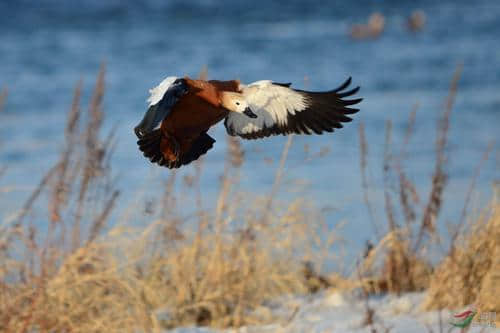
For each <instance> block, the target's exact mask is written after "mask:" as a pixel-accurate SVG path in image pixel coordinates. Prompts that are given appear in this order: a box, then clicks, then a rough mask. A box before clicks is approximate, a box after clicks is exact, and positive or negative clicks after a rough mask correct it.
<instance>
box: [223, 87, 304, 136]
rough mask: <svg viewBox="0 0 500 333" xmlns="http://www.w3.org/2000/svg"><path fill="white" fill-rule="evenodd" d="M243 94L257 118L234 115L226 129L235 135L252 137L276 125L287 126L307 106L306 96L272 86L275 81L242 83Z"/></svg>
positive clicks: (288, 89) (227, 123)
mask: <svg viewBox="0 0 500 333" xmlns="http://www.w3.org/2000/svg"><path fill="white" fill-rule="evenodd" d="M240 89H241V94H242V95H243V96H244V98H245V100H246V102H247V104H248V106H249V107H250V109H252V112H253V113H255V114H256V115H257V118H249V117H247V116H245V115H244V114H239V113H234V112H231V113H230V114H229V115H228V116H227V120H226V127H228V128H231V130H232V131H233V132H234V133H235V134H249V133H253V132H258V131H261V130H262V129H264V128H269V127H272V126H274V125H276V124H277V125H279V126H285V125H286V123H287V120H288V116H289V115H292V116H293V115H294V114H295V113H296V112H300V111H303V110H305V109H306V108H307V107H308V101H307V97H306V96H305V95H303V94H301V93H299V92H296V91H295V90H293V89H290V88H287V87H283V86H280V85H276V84H273V82H272V81H269V80H262V81H256V82H253V83H251V84H249V85H243V84H240Z"/></svg>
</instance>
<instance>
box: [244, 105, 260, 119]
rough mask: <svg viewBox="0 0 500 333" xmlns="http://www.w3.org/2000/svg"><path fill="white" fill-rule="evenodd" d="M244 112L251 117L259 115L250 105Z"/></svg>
mask: <svg viewBox="0 0 500 333" xmlns="http://www.w3.org/2000/svg"><path fill="white" fill-rule="evenodd" d="M243 114H245V116H247V117H249V118H257V115H256V114H255V113H253V112H252V109H250V108H249V107H247V108H246V109H245V111H243Z"/></svg>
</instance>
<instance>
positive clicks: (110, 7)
mask: <svg viewBox="0 0 500 333" xmlns="http://www.w3.org/2000/svg"><path fill="white" fill-rule="evenodd" d="M417 10H418V12H415V11H417ZM0 12H1V13H2V19H1V20H0V87H4V88H6V89H7V90H8V98H7V99H6V102H5V105H4V108H3V112H2V113H3V115H2V118H1V122H0V142H1V149H0V163H1V164H2V165H5V166H7V168H8V173H7V174H6V175H5V176H4V177H3V178H2V179H1V180H0V182H1V183H0V184H1V185H2V186H4V187H3V188H5V189H8V194H3V195H2V201H1V202H0V205H1V206H0V211H1V212H2V214H3V216H4V217H6V216H8V214H9V212H12V211H15V210H16V209H19V208H20V207H21V205H22V203H23V202H24V200H26V198H27V197H28V196H29V194H30V193H31V191H32V190H33V189H34V187H35V186H36V184H37V183H38V182H39V180H40V179H41V177H42V175H43V173H44V172H46V171H47V170H48V169H49V168H50V166H51V165H53V164H54V163H55V162H56V161H57V157H58V155H59V153H60V150H61V145H62V142H63V140H64V136H63V131H64V126H65V125H64V124H65V121H66V115H67V112H68V110H69V109H70V106H71V101H72V93H73V90H74V87H75V85H76V83H77V81H78V80H80V79H83V84H84V90H83V91H84V102H87V101H88V96H89V95H90V93H91V91H92V89H91V87H92V86H93V85H94V82H95V77H96V74H97V72H98V70H99V66H100V65H101V64H102V63H104V64H105V65H106V85H105V95H104V101H103V103H104V107H103V110H104V114H105V122H104V127H105V132H106V131H109V130H110V129H111V128H113V127H114V126H117V127H116V128H117V133H116V134H117V144H116V151H115V153H114V155H113V157H112V159H113V161H112V165H113V170H114V172H115V177H116V179H117V184H118V188H119V189H120V190H121V196H120V198H119V200H118V202H117V210H120V207H122V208H123V207H126V206H127V205H129V204H130V203H131V202H134V200H135V197H134V194H135V192H136V189H138V188H141V186H143V184H144V183H145V180H146V179H148V177H150V175H151V174H152V173H153V174H155V175H159V176H160V177H162V178H166V177H167V176H168V174H169V173H170V171H169V170H167V169H160V168H158V167H156V166H152V165H151V164H150V163H149V162H148V161H147V160H146V159H145V158H143V156H142V155H141V154H140V152H139V151H138V149H137V147H136V137H135V135H134V134H133V131H132V128H133V127H134V126H135V125H136V124H137V123H138V121H139V120H140V119H141V117H142V116H143V113H144V112H145V110H146V103H145V100H146V98H147V97H148V95H149V94H148V89H150V88H151V87H153V86H155V85H156V84H158V83H159V82H160V81H161V80H162V79H163V78H164V77H166V76H169V75H176V76H183V75H189V76H191V77H197V76H198V75H199V73H200V72H201V71H202V70H203V68H206V69H207V73H208V78H210V79H220V80H225V79H240V80H242V81H243V82H246V83H248V82H252V81H255V80H261V79H271V80H275V81H277V82H292V83H293V85H294V87H296V88H299V89H308V90H328V89H332V88H335V87H336V86H338V85H339V84H340V83H342V82H343V81H344V80H345V79H347V78H348V77H349V76H352V77H353V84H354V85H360V86H361V91H360V93H359V96H360V97H363V98H364V101H363V102H362V103H361V104H360V109H361V111H360V112H359V113H358V114H356V115H355V117H354V122H353V123H350V124H347V126H345V128H344V129H342V130H339V131H337V132H336V133H335V134H333V135H323V136H296V137H295V138H294V140H293V143H292V146H291V148H290V151H289V156H288V161H287V164H286V168H285V172H284V178H283V182H284V183H287V182H294V183H293V184H292V185H293V186H292V187H294V188H298V189H300V191H299V193H301V194H300V195H302V196H304V197H307V198H308V199H309V200H311V201H313V202H314V203H315V205H317V207H318V208H320V209H323V210H324V212H325V214H326V219H327V221H328V223H329V224H330V225H332V226H333V225H336V224H337V223H339V222H341V221H345V222H347V223H346V224H345V226H344V227H343V229H342V235H343V236H344V237H345V238H346V239H348V240H349V241H348V246H349V248H350V249H353V250H356V253H359V249H361V248H362V246H363V244H364V242H365V241H366V240H369V239H372V238H373V229H372V228H371V226H370V225H369V223H368V213H367V211H366V209H365V207H364V206H363V194H362V185H361V177H360V166H359V156H360V151H359V139H358V127H359V125H360V123H361V122H362V123H364V125H365V128H366V137H367V140H368V142H369V144H370V146H369V155H368V163H369V165H370V166H371V167H370V168H369V170H371V171H370V172H369V176H370V181H371V183H372V185H373V191H374V194H375V195H374V196H373V197H374V200H375V201H378V202H380V203H381V202H382V200H383V196H382V195H378V194H381V192H377V191H378V189H380V191H381V190H382V187H381V186H380V184H381V183H382V172H381V168H382V158H383V146H384V127H385V122H386V120H391V121H392V122H393V131H394V135H393V136H394V138H395V142H394V144H395V145H396V146H398V145H399V142H398V140H401V139H400V138H402V137H403V133H404V131H405V128H406V125H407V122H408V117H409V115H410V112H411V110H412V109H414V108H415V106H416V105H418V111H417V114H416V122H415V124H416V125H415V132H416V133H415V135H414V137H413V139H412V141H411V142H410V147H409V149H408V151H411V156H410V159H409V163H407V165H406V167H407V170H408V174H410V176H411V179H412V181H413V182H415V183H416V184H418V185H419V186H422V188H423V189H424V191H426V189H428V188H429V187H430V186H431V184H430V181H429V180H430V175H431V174H432V172H433V169H434V160H435V151H434V141H435V138H436V120H437V119H438V116H439V114H440V113H441V111H442V109H443V106H444V103H445V100H446V96H447V94H448V91H449V84H450V81H451V78H452V75H453V73H454V72H455V70H456V68H457V66H458V65H460V64H463V71H462V76H461V79H460V81H459V88H458V94H457V98H456V104H455V107H454V110H453V115H452V120H451V129H450V132H449V135H450V138H449V140H450V141H449V147H448V149H449V150H450V154H449V156H451V159H450V161H449V162H450V163H449V165H448V166H447V171H448V172H449V175H450V181H449V184H448V186H447V188H446V190H445V194H444V196H445V197H446V200H445V203H444V207H443V212H444V213H443V215H442V216H444V217H445V218H446V219H449V220H453V219H455V218H457V217H458V216H459V215H460V209H457V207H462V206H463V202H464V200H465V197H466V192H467V188H468V186H469V183H470V179H471V175H472V174H473V172H474V170H475V168H476V167H477V165H478V163H479V161H480V160H481V156H482V155H483V153H484V151H485V150H486V149H487V146H488V144H490V143H491V142H494V141H495V140H497V141H498V138H499V134H498V133H499V131H498V129H499V125H500V113H499V111H500V91H499V87H500V82H499V81H500V47H499V44H498V36H499V35H500V20H499V17H500V2H498V1H491V0H477V1H462V0H442V1H427V0H426V1H418V2H415V1H373V0H363V1H355V2H352V1H308V2H305V1H286V2H280V3H278V2H268V1H263V0H262V1H261V0H253V1H245V2H244V1H242V2H237V1H228V0H222V1H210V0H198V1H160V0H158V1H156V0H149V1H142V2H138V1H112V0H110V1H97V0H96V1H92V0H86V1H80V2H70V1H55V0H54V1H49V0H44V1H36V2H33V1H2V2H1V3H0ZM374 13H379V14H377V15H376V16H371V15H373V14H374ZM412 14H413V15H414V19H413V21H412V22H409V21H408V20H409V17H410V16H411V15H412ZM370 16H371V17H370ZM211 135H212V136H213V137H214V138H215V139H216V140H217V144H216V145H215V147H214V149H213V150H212V151H210V152H209V154H207V155H206V157H205V158H204V162H203V164H204V168H203V175H202V178H201V189H202V194H203V197H204V198H205V201H204V202H205V204H206V205H207V206H210V205H212V204H214V202H215V197H216V195H215V194H216V193H217V191H218V188H219V176H220V175H221V174H222V172H223V166H224V154H225V152H226V140H225V136H226V134H225V129H224V127H223V126H222V125H219V126H217V127H216V128H214V129H212V130H211ZM285 142H286V138H284V137H273V138H269V139H266V140H261V141H245V142H243V149H244V150H245V151H246V154H245V159H246V163H245V164H244V165H243V167H242V168H243V169H242V175H243V176H242V180H241V187H242V188H244V189H245V191H249V192H254V193H261V192H265V191H269V188H270V186H271V184H272V182H273V179H274V177H275V171H276V167H277V164H278V162H279V158H280V155H281V151H282V149H283V146H284V144H285ZM495 147H496V146H495ZM493 152H494V154H492V155H491V156H490V159H489V160H488V161H487V162H486V163H485V164H484V165H483V167H482V168H481V174H480V176H479V178H478V179H477V184H476V187H475V191H474V200H475V201H476V202H481V200H483V201H482V202H483V203H484V202H486V201H487V200H488V199H489V198H490V197H491V187H492V180H495V179H498V176H499V172H498V170H499V168H498V162H499V156H498V150H495V149H493ZM313 155H314V156H316V157H317V158H314V159H312V160H311V161H309V162H305V161H307V160H308V157H310V156H313ZM193 172H194V171H193V166H192V165H191V166H188V167H185V168H182V169H181V170H180V174H181V175H190V174H192V173H193ZM160 190H161V188H160V187H159V186H158V188H156V187H155V186H150V187H149V188H148V189H147V193H148V194H147V195H150V196H151V197H154V195H155V191H160ZM287 195H290V196H293V195H294V194H293V193H290V192H287V193H285V194H282V196H283V198H284V199H286V196H287ZM481 198H483V199H481ZM180 205H181V206H179V207H180V209H181V210H182V209H185V211H186V212H188V211H189V209H190V208H189V207H182V204H180Z"/></svg>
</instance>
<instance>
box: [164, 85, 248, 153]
mask: <svg viewBox="0 0 500 333" xmlns="http://www.w3.org/2000/svg"><path fill="white" fill-rule="evenodd" d="M185 80H186V83H187V84H188V86H189V87H190V89H189V92H188V93H187V94H186V95H184V96H183V97H182V99H180V100H179V102H178V103H177V104H176V105H175V106H174V107H173V108H172V112H171V113H170V115H169V116H168V117H167V118H166V119H165V120H164V121H163V122H162V124H161V132H162V134H163V137H162V139H161V143H160V147H161V151H162V153H163V155H164V156H165V157H166V158H168V159H170V160H173V159H175V152H174V150H175V148H176V147H175V146H174V145H175V142H177V143H178V145H179V147H178V148H179V149H180V152H181V153H184V152H187V151H189V150H190V148H191V145H192V143H193V141H194V140H195V139H196V138H198V137H199V136H200V134H201V133H204V132H206V131H208V129H209V128H210V127H212V126H213V125H215V124H216V123H218V122H219V121H221V120H222V119H224V118H225V117H226V116H227V114H228V112H229V111H228V110H227V109H225V108H224V107H222V105H221V99H220V95H221V92H222V91H231V92H237V91H238V85H239V82H238V81H236V80H232V81H217V80H211V81H202V80H192V79H189V78H185ZM172 139H173V140H172Z"/></svg>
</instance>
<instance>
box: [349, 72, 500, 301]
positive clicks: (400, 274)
mask: <svg viewBox="0 0 500 333" xmlns="http://www.w3.org/2000/svg"><path fill="white" fill-rule="evenodd" d="M460 73H461V66H460V67H459V68H458V69H457V71H456V73H455V75H454V77H453V79H452V82H451V85H450V92H449V96H448V98H447V100H446V103H445V106H444V110H443V112H442V114H441V116H440V118H439V119H438V126H437V136H436V137H437V139H436V142H435V151H436V158H435V167H434V172H433V175H432V179H431V186H430V190H429V192H428V193H427V194H422V193H420V192H421V191H419V189H418V187H417V186H416V185H415V184H414V183H413V182H412V181H411V180H410V179H411V178H410V177H409V176H408V175H407V173H406V171H405V166H404V164H405V161H406V160H407V145H408V143H409V142H410V140H411V137H412V135H413V133H414V127H415V116H416V112H417V107H415V108H414V110H413V111H412V112H411V113H410V117H409V121H408V127H407V130H406V134H405V136H404V138H403V140H401V142H402V145H401V147H400V148H399V149H398V150H396V149H394V147H393V144H392V124H391V122H387V125H386V140H385V149H384V151H385V152H384V164H383V175H384V177H383V179H384V208H383V210H384V212H385V219H384V220H383V222H380V220H377V219H376V217H375V213H374V211H375V209H374V207H373V204H372V203H371V198H370V192H369V190H370V188H369V182H368V177H367V163H366V161H367V154H368V144H367V140H366V136H365V133H364V128H363V126H360V132H359V134H360V151H361V160H360V166H361V171H362V186H363V190H364V200H365V204H366V206H367V209H368V213H369V216H370V220H371V221H372V224H373V229H374V231H375V233H376V235H377V236H378V235H380V229H381V227H380V226H381V225H382V226H386V227H387V232H386V233H385V235H383V236H378V243H377V244H376V246H372V245H371V244H370V246H369V248H368V250H367V251H366V253H365V255H364V259H363V262H362V264H361V265H360V267H359V271H360V272H359V274H360V276H361V278H360V282H361V284H362V286H363V288H364V289H365V290H367V291H368V292H369V293H381V292H394V293H398V294H399V293H401V292H408V291H422V290H427V289H428V288H430V289H429V291H430V295H431V296H429V297H431V298H432V299H433V301H432V302H431V301H428V304H429V305H427V306H426V308H431V306H430V304H433V305H435V307H437V308H442V307H446V306H452V305H453V306H454V307H456V306H460V305H466V304H470V303H473V302H475V301H476V300H477V297H478V296H479V292H478V291H477V292H475V291H474V288H472V285H465V284H458V286H459V287H458V290H464V289H465V291H464V292H463V293H462V294H461V296H460V297H463V300H462V301H458V300H457V299H455V300H454V301H452V299H453V298H455V297H457V296H456V293H457V288H452V287H451V285H450V284H443V283H441V282H442V281H444V280H447V281H449V282H450V281H452V279H451V276H455V275H457V274H458V272H457V270H463V268H464V267H463V265H469V266H467V267H469V269H470V270H469V271H467V270H463V271H462V274H458V275H457V279H460V276H461V277H463V278H464V279H465V277H467V276H468V278H467V279H468V280H467V281H469V283H470V284H475V289H477V290H480V289H485V288H486V289H488V290H489V291H490V292H491V289H490V287H486V286H484V284H483V283H482V281H483V280H482V277H483V273H486V272H488V271H489V270H490V267H491V264H490V262H491V261H492V260H493V259H492V255H491V254H492V253H493V252H492V251H493V250H494V249H493V248H492V247H491V246H490V247H485V243H488V244H491V243H495V242H497V241H495V239H500V238H495V237H496V234H495V233H491V232H489V230H492V227H488V225H486V224H484V223H482V222H481V219H479V220H478V221H477V222H476V226H475V227H474V232H473V233H472V234H474V235H479V234H480V235H482V236H481V237H483V238H482V241H479V240H471V241H470V242H471V243H473V242H477V249H479V248H482V249H483V250H482V251H480V252H474V250H472V248H471V249H470V252H468V250H465V249H463V248H462V249H461V250H458V249H455V247H456V246H457V243H456V239H457V238H458V237H459V235H460V236H463V235H464V233H466V230H464V229H463V228H462V224H463V222H462V221H457V222H458V223H457V224H456V225H457V227H456V228H455V232H454V233H453V234H452V235H451V237H450V236H448V238H451V247H450V250H449V254H448V255H447V259H445V262H447V263H446V264H445V263H443V264H441V266H440V267H439V268H438V269H437V271H436V272H434V267H433V266H432V265H431V264H430V259H431V258H430V253H433V255H436V248H439V249H442V248H443V245H442V243H443V242H442V240H443V239H445V238H446V237H447V236H446V235H442V234H440V233H439V232H438V230H437V227H436V224H437V222H438V217H439V213H440V210H441V207H442V204H443V200H444V197H443V192H444V188H445V186H446V184H447V180H448V175H447V173H446V168H447V161H448V156H447V145H448V144H447V142H448V131H449V127H450V118H451V114H452V110H453V104H454V99H455V96H456V93H457V89H458V81H459V78H460ZM491 149H492V146H491V147H489V148H488V149H487V151H486V153H485V155H484V157H483V158H482V160H481V161H480V163H479V166H478V168H477V170H476V172H475V174H474V177H473V178H472V181H471V186H470V188H469V193H468V195H467V196H466V201H465V204H464V208H463V209H462V219H463V218H464V217H465V216H466V212H467V205H468V203H469V200H470V193H471V192H472V191H473V188H474V184H475V180H476V178H477V177H478V174H479V171H480V169H481V166H482V164H483V163H484V162H485V161H486V159H487V157H488V152H489V151H490V150H491ZM425 197H427V198H428V199H427V201H426V202H422V200H421V198H425ZM490 223H494V222H490ZM495 223H496V222H495ZM497 225H498V223H497ZM467 234H468V235H469V234H470V232H467ZM489 250H491V251H489ZM432 251H434V252H432ZM464 251H465V252H468V253H469V254H470V255H474V256H476V255H477V256H478V257H481V259H478V260H477V262H476V263H475V264H474V265H472V266H471V264H470V263H471V260H472V259H470V260H466V259H465V258H462V257H456V256H457V255H459V256H464V254H463V253H464ZM444 254H445V253H444ZM452 258H457V260H455V259H452ZM462 259H463V260H462ZM455 262H457V263H459V265H460V267H462V268H460V269H458V266H456V267H454V268H452V267H453V266H452V265H451V264H450V263H455ZM481 272H483V273H481ZM473 273H474V274H473ZM475 274H479V276H476V275H475ZM440 277H442V281H440V279H441V278H440ZM450 283H451V282H450ZM484 294H488V292H485V293H484ZM432 295H434V296H432ZM438 295H439V296H438ZM445 295H447V296H445Z"/></svg>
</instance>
